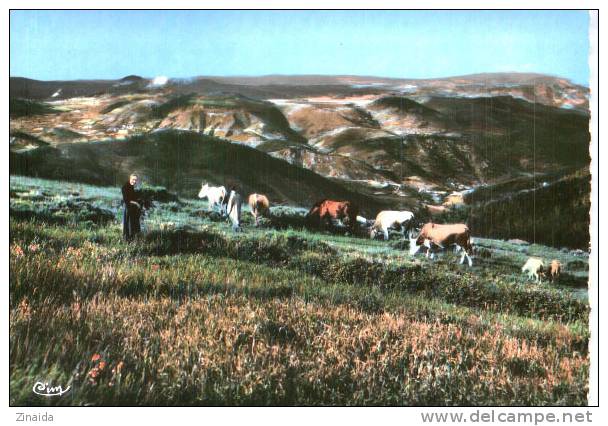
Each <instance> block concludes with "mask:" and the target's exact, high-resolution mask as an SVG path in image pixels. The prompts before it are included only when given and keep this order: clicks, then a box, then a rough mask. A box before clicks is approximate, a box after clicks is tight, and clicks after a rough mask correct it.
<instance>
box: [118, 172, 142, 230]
mask: <svg viewBox="0 0 608 426" xmlns="http://www.w3.org/2000/svg"><path fill="white" fill-rule="evenodd" d="M137 181H138V177H137V175H136V174H135V173H133V174H132V175H131V176H129V181H128V182H127V183H125V184H124V185H123V186H122V201H123V203H124V204H125V211H124V214H123V216H122V236H123V237H124V239H125V241H131V240H133V237H135V235H136V234H138V233H139V232H140V226H139V217H140V216H141V207H142V206H141V201H140V200H139V198H138V195H137V192H136V191H135V185H136V184H137Z"/></svg>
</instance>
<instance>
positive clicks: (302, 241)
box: [9, 176, 590, 406]
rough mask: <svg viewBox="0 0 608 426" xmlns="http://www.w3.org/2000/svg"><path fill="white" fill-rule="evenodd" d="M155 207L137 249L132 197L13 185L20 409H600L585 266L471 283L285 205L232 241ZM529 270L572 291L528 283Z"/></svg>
mask: <svg viewBox="0 0 608 426" xmlns="http://www.w3.org/2000/svg"><path fill="white" fill-rule="evenodd" d="M148 191H149V193H150V194H151V196H153V197H155V198H156V199H157V200H162V201H158V202H156V203H155V207H154V208H153V209H152V210H151V211H149V212H148V213H147V215H146V217H145V218H144V225H145V226H144V232H143V233H142V235H141V236H140V238H139V239H138V240H137V241H135V242H134V243H131V244H127V243H124V242H123V241H122V238H121V237H122V230H121V219H122V216H121V215H122V210H121V208H120V191H119V189H118V188H107V187H97V186H90V185H85V184H76V183H68V182H59V181H51V180H43V179H36V178H30V177H22V176H11V180H10V302H9V303H10V398H11V404H12V405H19V406H20V405H47V404H50V405H54V404H56V405H447V406H452V405H586V404H587V392H588V376H589V354H588V343H589V336H590V332H589V325H588V314H589V304H588V300H587V293H586V290H587V276H588V257H587V254H586V253H584V252H581V251H571V250H567V249H561V250H560V249H557V248H551V247H547V246H542V245H536V244H533V245H522V244H517V243H515V242H512V243H510V242H506V241H502V240H491V239H475V241H474V244H475V246H476V252H475V256H474V259H473V260H474V263H475V266H474V268H472V269H469V268H467V267H466V266H463V265H458V264H457V263H456V260H457V256H456V255H451V254H444V255H442V256H440V258H439V259H438V260H435V261H429V260H427V259H425V258H424V257H415V258H412V257H410V256H409V255H408V253H407V242H405V241H402V240H400V237H396V236H393V238H391V240H390V241H388V242H385V241H380V240H374V241H372V240H370V239H369V238H366V237H365V236H364V235H356V236H352V235H344V234H343V233H341V232H339V231H336V232H329V231H325V232H320V231H312V230H308V229H306V228H305V227H304V226H303V224H304V221H303V215H304V213H305V210H303V209H297V208H294V207H288V206H278V207H274V208H273V209H272V216H271V218H267V219H264V220H263V221H262V223H261V226H260V227H258V228H255V227H254V226H253V219H252V217H251V215H250V214H249V212H248V211H247V209H245V211H244V224H243V228H244V231H243V232H241V233H233V232H232V231H231V230H230V225H229V224H228V223H227V222H226V221H225V219H223V218H221V217H220V216H219V214H217V213H215V212H208V211H207V204H206V203H205V202H203V201H199V200H190V199H183V198H179V199H178V198H174V197H172V196H170V194H169V195H168V193H167V192H166V191H164V190H163V189H162V188H149V189H148ZM473 233H474V232H473ZM530 255H536V256H542V257H544V258H545V259H554V258H556V259H559V260H560V261H561V262H562V264H563V265H564V267H565V271H564V274H563V275H562V277H561V278H560V280H559V281H558V282H557V283H555V284H551V283H548V282H543V283H541V284H535V283H532V282H530V280H528V279H527V277H526V276H525V275H523V274H522V273H521V266H522V265H523V263H524V262H525V260H526V258H527V257H528V256H530ZM41 380H42V381H46V382H48V383H52V384H54V385H62V386H64V388H65V387H66V386H68V385H69V386H70V391H69V392H68V393H66V394H65V395H63V396H61V397H56V398H44V397H40V396H37V395H35V394H34V393H32V387H33V385H34V383H35V382H37V381H41Z"/></svg>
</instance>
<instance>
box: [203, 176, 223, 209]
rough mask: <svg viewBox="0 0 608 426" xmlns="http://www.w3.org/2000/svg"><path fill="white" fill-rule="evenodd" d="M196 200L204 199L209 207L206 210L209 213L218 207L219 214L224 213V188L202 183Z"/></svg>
mask: <svg viewBox="0 0 608 426" xmlns="http://www.w3.org/2000/svg"><path fill="white" fill-rule="evenodd" d="M198 198H206V199H207V200H208V203H209V205H208V206H207V210H209V211H211V210H212V209H213V207H215V206H218V207H219V209H220V213H221V214H222V215H223V214H224V213H225V212H226V209H225V204H226V200H227V198H226V188H225V187H224V186H209V184H207V183H205V182H203V186H202V187H201V190H200V191H199V193H198Z"/></svg>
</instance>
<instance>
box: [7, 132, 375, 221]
mask: <svg viewBox="0 0 608 426" xmlns="http://www.w3.org/2000/svg"><path fill="white" fill-rule="evenodd" d="M134 171H135V172H137V173H139V174H140V175H141V176H142V178H143V180H145V181H146V182H148V183H150V184H152V185H162V186H165V187H166V188H168V189H170V190H172V191H176V192H177V193H179V194H180V195H182V196H186V197H190V198H195V197H196V194H197V193H198V191H199V189H200V187H201V182H202V181H208V182H209V183H211V184H215V185H220V184H230V183H235V184H237V185H238V186H240V188H241V190H242V191H243V193H244V194H249V193H251V192H260V193H264V194H267V195H268V196H269V198H270V199H271V200H272V202H273V203H275V204H276V203H290V204H296V205H301V206H308V205H312V203H314V202H315V201H317V200H319V199H322V198H333V199H348V200H353V201H354V202H356V203H357V204H358V205H360V206H361V207H362V209H363V211H365V212H370V213H371V212H372V211H374V212H375V211H377V210H378V209H379V208H380V207H381V206H382V205H383V204H384V203H383V202H382V201H379V200H377V199H374V198H373V197H370V196H367V195H363V194H358V193H356V192H353V191H352V190H350V189H347V188H346V187H345V186H343V185H342V184H340V183H339V182H338V181H335V180H330V179H327V178H324V177H322V176H319V175H317V174H315V173H313V172H311V171H310V170H306V169H303V168H301V167H297V166H293V165H290V164H289V163H287V162H285V161H282V160H279V159H276V158H272V157H270V156H268V155H267V154H264V153H263V152H260V151H258V150H256V149H253V148H249V147H245V146H242V145H238V144H234V143H230V142H226V141H223V140H220V139H216V138H213V137H208V136H202V135H198V134H196V133H193V132H186V131H175V130H167V131H162V132H157V133H153V134H149V135H146V136H140V137H133V138H130V139H128V140H125V141H103V142H95V143H87V144H60V145H56V146H54V147H42V148H39V149H37V150H33V151H28V152H25V153H22V154H17V153H11V158H10V172H11V173H12V174H22V175H28V176H37V177H44V178H51V179H59V180H69V181H77V182H83V183H90V184H96V185H110V186H119V185H121V184H122V183H124V181H126V180H127V179H128V176H129V174H130V173H131V172H134Z"/></svg>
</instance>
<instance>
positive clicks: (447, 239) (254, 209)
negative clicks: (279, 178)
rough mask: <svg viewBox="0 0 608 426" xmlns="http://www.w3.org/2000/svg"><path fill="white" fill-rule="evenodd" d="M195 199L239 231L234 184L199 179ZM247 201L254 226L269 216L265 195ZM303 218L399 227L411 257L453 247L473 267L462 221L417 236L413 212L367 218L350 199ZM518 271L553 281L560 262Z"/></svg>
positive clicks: (428, 227)
mask: <svg viewBox="0 0 608 426" xmlns="http://www.w3.org/2000/svg"><path fill="white" fill-rule="evenodd" d="M198 196H199V198H206V199H207V200H208V209H209V210H210V211H211V210H213V209H214V208H217V209H219V211H220V213H221V214H222V215H226V216H228V218H229V219H230V222H231V223H232V229H233V230H234V231H240V230H241V206H242V203H243V201H242V197H241V195H240V194H239V192H238V191H237V189H236V188H235V187H231V188H230V189H229V190H226V188H225V187H224V186H209V185H208V184H207V183H205V182H203V185H202V187H201V190H200V191H199V194H198ZM247 203H248V205H249V208H250V210H251V214H252V215H253V218H254V221H255V225H256V226H258V224H259V218H260V217H261V216H269V215H270V202H269V201H268V197H266V196H265V195H262V194H255V193H254V194H251V195H249V197H248V199H247ZM306 221H307V223H308V224H309V225H311V226H316V227H323V226H324V225H326V224H328V223H331V222H333V221H339V222H342V223H343V224H345V225H347V226H348V227H349V228H350V230H351V231H352V232H354V231H356V230H357V228H358V227H360V226H364V227H367V228H369V236H370V238H372V239H374V238H376V236H377V235H380V234H382V235H383V237H384V240H388V239H389V230H396V229H399V230H400V232H401V234H402V236H403V237H404V238H405V233H406V231H408V238H409V243H410V244H409V253H410V255H412V256H414V255H415V254H416V253H418V252H420V251H426V257H427V258H430V259H434V258H435V254H436V253H437V252H439V251H443V250H447V249H454V250H455V251H456V252H457V253H458V252H462V255H461V258H460V264H462V263H464V261H465V260H466V261H467V263H468V265H469V267H472V266H473V260H472V259H471V256H472V254H473V246H472V244H471V232H470V230H469V227H468V226H467V225H466V224H464V223H453V224H437V223H432V222H429V223H426V224H424V225H423V226H422V227H421V229H420V231H418V232H417V235H416V234H415V233H414V232H413V229H412V228H413V225H414V214H413V213H412V212H409V211H395V210H383V211H381V212H380V213H378V215H377V216H376V219H375V220H373V221H368V220H367V219H365V218H364V217H362V216H360V215H359V211H358V209H357V207H356V206H355V205H354V204H353V203H351V202H350V201H334V200H327V199H325V200H321V201H319V202H317V203H316V204H315V205H313V206H312V207H311V208H310V210H309V211H308V214H307V215H306ZM521 271H522V273H527V274H528V278H530V279H532V278H534V279H535V280H536V281H537V282H540V280H541V278H543V277H548V278H550V280H551V282H554V281H555V280H556V279H557V278H558V277H559V275H560V273H561V263H560V262H559V261H558V260H555V259H554V260H552V261H551V262H550V263H549V264H547V265H546V264H545V262H544V260H543V259H540V258H538V257H530V258H529V259H528V260H527V261H526V263H525V264H524V266H523V267H522V269H521Z"/></svg>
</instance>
